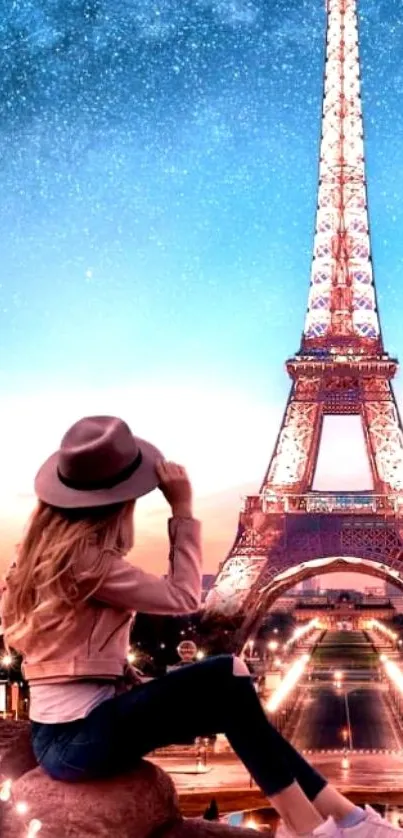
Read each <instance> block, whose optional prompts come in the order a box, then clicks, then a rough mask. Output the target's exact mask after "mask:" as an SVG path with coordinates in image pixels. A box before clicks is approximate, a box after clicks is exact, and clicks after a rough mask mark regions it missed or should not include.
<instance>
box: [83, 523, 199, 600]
mask: <svg viewBox="0 0 403 838" xmlns="http://www.w3.org/2000/svg"><path fill="white" fill-rule="evenodd" d="M168 534H169V540H170V552H169V572H168V576H167V578H166V579H164V578H159V577H158V576H154V575H153V574H151V573H146V572H145V571H144V570H141V569H140V568H138V567H134V566H133V565H132V564H130V562H128V561H126V560H125V559H122V558H120V557H118V556H116V557H115V556H112V558H111V563H110V569H109V572H108V574H107V576H106V578H105V579H104V581H102V582H101V584H100V586H99V587H98V588H96V589H95V591H94V592H93V594H92V597H93V598H94V599H96V600H98V601H99V602H104V603H105V604H107V605H111V606H113V607H115V608H121V609H125V610H127V611H141V612H142V613H144V614H191V613H193V612H194V611H197V610H198V609H199V608H200V603H201V571H202V555H201V525H200V522H199V521H196V520H195V519H194V518H179V517H174V518H170V520H169V521H168ZM89 581H90V580H89V579H88V578H87V579H86V584H88V583H89ZM91 582H92V583H94V579H92V580H91ZM78 583H79V580H78Z"/></svg>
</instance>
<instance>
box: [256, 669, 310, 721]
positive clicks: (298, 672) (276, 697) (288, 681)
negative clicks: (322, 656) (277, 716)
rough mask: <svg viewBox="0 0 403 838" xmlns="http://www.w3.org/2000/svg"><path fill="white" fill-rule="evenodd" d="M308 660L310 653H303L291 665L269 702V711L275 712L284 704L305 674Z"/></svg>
mask: <svg viewBox="0 0 403 838" xmlns="http://www.w3.org/2000/svg"><path fill="white" fill-rule="evenodd" d="M308 661H309V655H302V657H301V658H298V660H296V661H295V662H294V663H293V664H292V666H290V668H289V670H288V672H286V674H285V676H284V678H283V680H282V681H281V683H280V684H279V686H278V687H277V689H276V690H275V691H274V692H273V695H272V696H271V697H270V699H269V701H268V702H267V705H266V709H267V710H268V712H269V713H275V711H276V710H278V708H279V707H280V704H282V702H283V701H284V699H285V698H287V696H288V695H289V693H290V692H291V690H293V689H294V687H295V686H296V685H297V683H298V681H299V680H300V678H301V676H302V675H303V673H304V671H305V669H306V666H307V663H308Z"/></svg>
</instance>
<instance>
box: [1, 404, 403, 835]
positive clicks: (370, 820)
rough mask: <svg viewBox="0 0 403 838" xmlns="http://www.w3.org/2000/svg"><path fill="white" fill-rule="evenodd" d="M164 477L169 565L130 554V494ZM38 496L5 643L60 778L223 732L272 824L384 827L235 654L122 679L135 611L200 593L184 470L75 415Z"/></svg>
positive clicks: (40, 745) (380, 831) (37, 733)
mask: <svg viewBox="0 0 403 838" xmlns="http://www.w3.org/2000/svg"><path fill="white" fill-rule="evenodd" d="M156 488H159V489H160V490H161V491H162V493H163V494H164V496H165V498H166V500H167V501H168V504H169V505H170V507H171V513H172V517H171V518H170V520H169V525H168V530H169V540H170V552H169V573H168V576H167V578H165V579H159V578H157V577H156V576H153V575H151V574H149V573H145V572H143V571H142V570H139V569H138V568H136V567H133V566H132V565H131V564H130V563H128V562H126V561H125V559H124V555H125V554H126V553H127V552H128V551H129V550H130V548H131V547H132V545H133V537H134V532H133V511H134V505H135V501H136V499H137V498H139V497H141V496H142V495H145V494H147V493H148V492H151V491H152V490H153V489H156ZM35 491H36V494H37V497H38V499H39V502H38V506H37V509H36V511H35V512H34V514H33V517H32V518H31V521H30V523H29V526H28V529H27V531H26V533H25V537H24V538H23V541H22V543H21V545H20V548H19V551H18V557H17V560H16V562H15V564H14V565H13V567H12V568H11V571H10V572H9V574H8V577H7V580H6V581H7V587H6V592H5V594H4V595H3V600H2V619H3V627H4V636H5V640H6V643H7V647H8V648H10V647H12V648H14V649H16V650H17V651H18V652H20V653H21V654H22V656H23V669H24V675H25V677H26V679H27V680H28V682H29V687H30V718H31V721H32V736H33V747H34V751H35V754H36V757H37V759H38V761H39V763H40V764H41V765H42V766H43V768H44V770H45V771H46V772H47V773H48V774H49V775H50V776H52V777H54V778H55V779H59V780H65V781H68V782H75V781H79V780H82V779H85V778H96V777H105V776H108V775H114V774H118V773H120V772H123V771H127V770H129V769H130V768H131V767H133V766H135V765H136V763H137V762H138V761H139V759H140V758H141V757H143V756H144V755H145V754H147V753H149V752H150V751H153V750H154V749H156V748H158V747H162V746H166V745H169V744H174V743H180V742H184V741H189V740H192V739H193V738H194V737H196V736H200V735H205V734H207V733H219V732H221V733H224V734H226V736H227V737H228V739H229V741H230V743H231V745H232V747H233V748H234V750H235V751H236V753H237V754H238V756H239V757H240V759H241V760H242V761H243V762H244V764H245V766H246V767H247V769H248V771H249V772H250V774H251V775H252V776H253V777H254V779H255V781H256V783H258V784H259V785H260V786H261V788H262V789H263V791H264V792H265V793H266V794H267V795H268V797H270V799H271V802H272V804H273V805H274V806H275V808H276V809H277V811H278V812H279V814H280V815H281V817H282V821H283V823H282V825H281V826H280V828H279V830H278V835H281V836H283V838H286V836H297V835H299V836H302V835H304V836H308V835H309V836H329V837H330V838H336V836H345V838H348V836H351V838H366V836H368V838H369V836H370V838H387V836H392V835H395V834H397V833H399V834H400V833H402V832H403V831H402V830H400V829H395V828H393V827H390V826H389V825H388V824H386V822H385V821H383V820H382V819H381V818H380V817H379V816H378V815H377V814H376V813H375V812H373V811H372V810H371V809H369V808H367V809H366V811H365V812H364V811H363V810H362V809H360V808H358V807H355V806H354V805H353V804H352V803H350V802H349V801H348V800H347V799H346V798H344V797H343V796H342V795H340V794H339V793H338V792H337V791H336V789H334V788H333V787H332V786H330V785H329V784H328V783H327V782H326V780H325V779H324V778H323V777H321V776H320V775H319V774H318V773H317V771H316V770H315V769H313V768H312V767H311V766H310V765H309V764H308V763H307V762H306V761H305V760H304V759H303V757H302V756H300V754H298V753H297V752H296V751H295V750H294V749H293V748H292V746H291V745H290V744H289V743H288V742H286V741H285V740H284V739H283V738H282V737H281V735H280V734H279V733H278V732H277V731H276V730H275V728H274V727H273V726H272V725H271V724H270V722H269V721H268V720H267V719H266V716H265V714H264V712H263V710H262V708H261V705H260V702H259V699H258V697H257V695H256V692H255V689H254V687H253V685H252V682H251V679H250V677H249V672H248V670H247V668H246V666H245V664H244V663H243V661H241V660H240V659H239V658H236V657H234V658H233V657H231V656H219V657H215V658H210V659H207V660H205V661H203V662H201V663H196V664H194V665H190V666H186V667H183V668H181V669H179V670H177V671H175V672H173V673H170V674H169V675H166V676H164V677H163V678H160V679H157V680H155V681H151V682H150V681H149V682H148V683H141V682H140V683H137V684H135V685H132V687H131V689H128V690H126V691H123V692H122V691H121V690H120V689H119V683H120V681H121V679H122V676H123V674H124V669H125V663H126V654H127V649H128V643H129V630H130V625H131V622H132V619H133V614H134V612H135V611H142V612H146V613H149V614H185V613H191V612H194V611H196V610H197V609H198V608H199V607H200V581H201V549H200V524H199V522H198V521H196V520H195V519H194V518H193V513H192V489H191V485H190V483H189V480H188V477H187V475H186V472H185V470H184V469H183V468H182V467H181V466H178V465H175V464H174V463H168V462H165V461H164V459H163V457H162V455H161V453H160V452H159V451H158V450H157V449H156V448H154V446H152V445H150V444H149V443H148V442H145V441H144V440H142V439H139V438H138V437H135V436H134V435H133V434H132V433H131V431H130V429H129V428H128V426H127V425H126V424H125V423H124V422H123V421H122V420H120V419H117V418H114V417H107V416H95V417H89V418H84V419H81V420H80V421H79V422H77V423H76V424H75V425H73V426H72V427H71V428H70V429H69V430H68V431H67V433H66V434H65V436H64V438H63V440H62V443H61V447H60V449H59V451H57V452H56V453H55V454H53V455H52V456H51V457H50V458H49V459H48V460H47V461H46V462H45V464H44V465H43V466H42V467H41V469H40V471H39V472H38V474H37V477H36V480H35Z"/></svg>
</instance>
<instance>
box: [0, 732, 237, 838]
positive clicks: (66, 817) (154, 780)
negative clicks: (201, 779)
mask: <svg viewBox="0 0 403 838" xmlns="http://www.w3.org/2000/svg"><path fill="white" fill-rule="evenodd" d="M1 751H3V756H2V759H1V762H0V773H1V774H2V775H3V777H4V776H7V777H10V778H12V779H13V804H15V803H17V802H19V801H21V802H25V803H26V804H27V805H28V807H29V809H28V814H27V815H25V816H24V818H22V817H21V816H20V815H18V814H17V813H16V811H15V808H14V805H12V804H11V803H10V804H8V803H0V836H1V838H26V835H27V823H28V822H29V820H30V819H31V818H36V819H38V820H40V821H41V822H42V828H41V830H40V833H39V835H40V838H86V836H88V838H249V836H250V835H251V834H252V831H251V830H249V829H241V828H238V827H229V826H225V825H224V824H219V823H216V822H215V823H211V822H208V821H205V820H201V819H200V820H193V819H186V820H184V819H183V818H182V815H181V813H180V810H179V803H178V798H177V794H176V791H175V787H174V785H173V782H172V780H171V779H170V777H169V776H168V774H166V773H165V772H164V771H163V770H162V769H161V768H158V767H157V766H156V765H154V764H152V763H150V762H147V761H145V760H143V761H142V762H141V763H140V764H139V767H138V768H137V769H136V770H134V771H132V772H130V773H129V774H123V775H120V776H118V777H114V778H112V779H109V780H96V781H92V782H85V783H61V782H58V781H57V780H52V779H51V778H50V777H48V776H47V774H45V772H44V771H43V770H42V768H38V767H37V763H36V759H35V755H34V753H33V751H32V746H31V737H30V726H29V724H24V723H21V722H1V721H0V752H1ZM31 769H32V770H31Z"/></svg>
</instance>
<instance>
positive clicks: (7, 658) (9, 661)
mask: <svg viewBox="0 0 403 838" xmlns="http://www.w3.org/2000/svg"><path fill="white" fill-rule="evenodd" d="M1 662H2V664H3V666H5V667H7V668H8V667H9V666H12V665H13V656H12V655H9V654H7V655H3V657H2V659H1Z"/></svg>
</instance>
